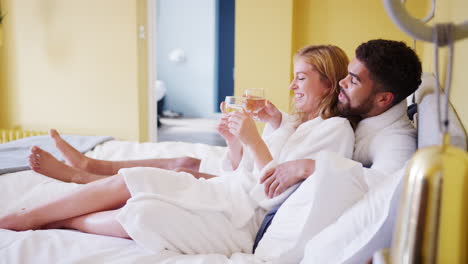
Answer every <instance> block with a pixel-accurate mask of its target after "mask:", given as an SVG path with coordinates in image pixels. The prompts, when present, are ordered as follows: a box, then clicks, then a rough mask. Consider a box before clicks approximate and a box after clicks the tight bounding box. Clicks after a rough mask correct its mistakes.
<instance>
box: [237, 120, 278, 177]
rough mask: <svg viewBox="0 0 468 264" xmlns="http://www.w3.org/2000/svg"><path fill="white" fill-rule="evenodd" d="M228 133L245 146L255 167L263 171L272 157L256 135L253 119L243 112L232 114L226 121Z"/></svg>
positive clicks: (258, 135)
mask: <svg viewBox="0 0 468 264" xmlns="http://www.w3.org/2000/svg"><path fill="white" fill-rule="evenodd" d="M228 127H229V132H231V133H232V134H233V135H234V136H236V137H237V138H238V139H239V140H240V141H241V142H242V143H244V145H246V146H247V147H248V148H249V149H250V150H251V151H252V154H253V155H254V159H255V165H256V166H257V168H258V169H259V170H261V169H263V167H265V165H267V164H268V163H269V162H270V161H272V160H273V157H272V155H271V153H270V151H269V150H268V147H267V145H266V144H265V142H264V141H263V139H262V138H261V136H260V134H259V133H258V130H257V127H256V126H255V122H254V121H253V119H252V118H251V117H250V116H249V115H248V114H247V113H245V112H234V113H232V114H230V116H229V120H228Z"/></svg>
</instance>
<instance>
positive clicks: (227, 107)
mask: <svg viewBox="0 0 468 264" xmlns="http://www.w3.org/2000/svg"><path fill="white" fill-rule="evenodd" d="M242 109H244V98H242V97H240V96H226V98H225V99H224V112H225V113H230V112H234V111H242Z"/></svg>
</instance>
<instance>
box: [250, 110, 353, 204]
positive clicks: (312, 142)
mask: <svg viewBox="0 0 468 264" xmlns="http://www.w3.org/2000/svg"><path fill="white" fill-rule="evenodd" d="M281 137H287V141H286V143H285V144H283V145H282V147H281V150H280V153H279V154H276V153H275V149H277V148H278V146H277V144H281V143H280V142H283V139H282V138H281ZM353 146H354V132H353V129H352V127H351V125H350V124H349V122H348V120H346V119H344V118H340V117H332V118H329V119H326V120H322V119H320V118H316V119H314V120H311V121H308V122H306V123H303V124H301V125H300V126H299V127H298V128H297V129H296V130H295V131H294V133H292V134H290V135H286V134H278V138H276V141H275V142H271V146H269V147H270V149H271V150H272V152H273V153H272V155H273V160H272V161H271V162H269V163H268V164H267V165H266V166H265V167H264V168H263V169H262V170H261V172H260V175H263V174H264V173H266V171H268V170H269V169H271V168H274V167H275V166H277V165H278V164H280V163H283V162H286V161H291V160H298V159H316V158H317V157H318V156H319V153H321V152H333V153H335V154H337V156H339V157H341V156H343V157H347V158H351V156H352V153H353ZM259 179H260V177H258V179H256V180H257V184H256V185H255V187H254V188H253V189H252V191H251V196H252V197H253V198H254V199H255V200H257V202H259V203H260V206H261V207H263V208H264V209H266V210H270V209H272V208H273V207H274V206H275V205H277V204H279V203H281V202H282V201H284V200H285V199H286V197H288V196H289V194H290V193H292V192H293V191H294V190H295V189H296V188H297V186H298V185H297V184H296V185H294V186H291V187H290V188H288V189H287V190H286V191H284V192H283V193H282V194H280V195H278V196H276V197H275V198H272V199H269V198H267V197H266V196H265V192H264V186H263V184H260V183H259Z"/></svg>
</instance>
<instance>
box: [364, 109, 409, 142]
mask: <svg viewBox="0 0 468 264" xmlns="http://www.w3.org/2000/svg"><path fill="white" fill-rule="evenodd" d="M406 108H407V106H406V100H403V101H401V102H400V103H398V104H397V105H394V106H393V107H391V108H390V109H388V110H387V111H385V112H383V113H382V114H380V115H377V116H372V117H368V118H365V119H363V120H361V121H360V122H359V124H358V126H357V128H356V131H355V133H356V137H360V136H366V135H369V134H373V133H375V132H377V131H379V130H381V129H384V128H386V127H388V126H389V125H391V124H392V123H394V122H396V121H398V120H400V119H401V118H402V117H404V116H406Z"/></svg>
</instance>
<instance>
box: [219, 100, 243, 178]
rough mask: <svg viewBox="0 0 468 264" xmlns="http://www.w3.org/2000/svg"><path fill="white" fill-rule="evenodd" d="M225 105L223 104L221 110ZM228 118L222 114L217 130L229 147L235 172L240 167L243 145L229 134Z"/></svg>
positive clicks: (230, 158) (229, 154) (229, 156)
mask: <svg viewBox="0 0 468 264" xmlns="http://www.w3.org/2000/svg"><path fill="white" fill-rule="evenodd" d="M222 106H223V103H221V108H222ZM228 118H229V116H228V115H227V114H224V113H223V114H222V115H221V118H220V119H219V122H218V126H217V127H216V129H217V130H218V133H219V134H220V135H221V136H222V137H223V138H224V140H225V141H226V144H227V147H228V150H227V151H228V152H227V154H228V158H229V160H230V162H231V166H232V169H233V170H235V169H237V167H239V164H240V161H241V160H242V154H243V149H242V143H241V142H240V140H239V139H238V138H237V137H235V136H234V135H233V134H232V133H231V132H229V128H228Z"/></svg>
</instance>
